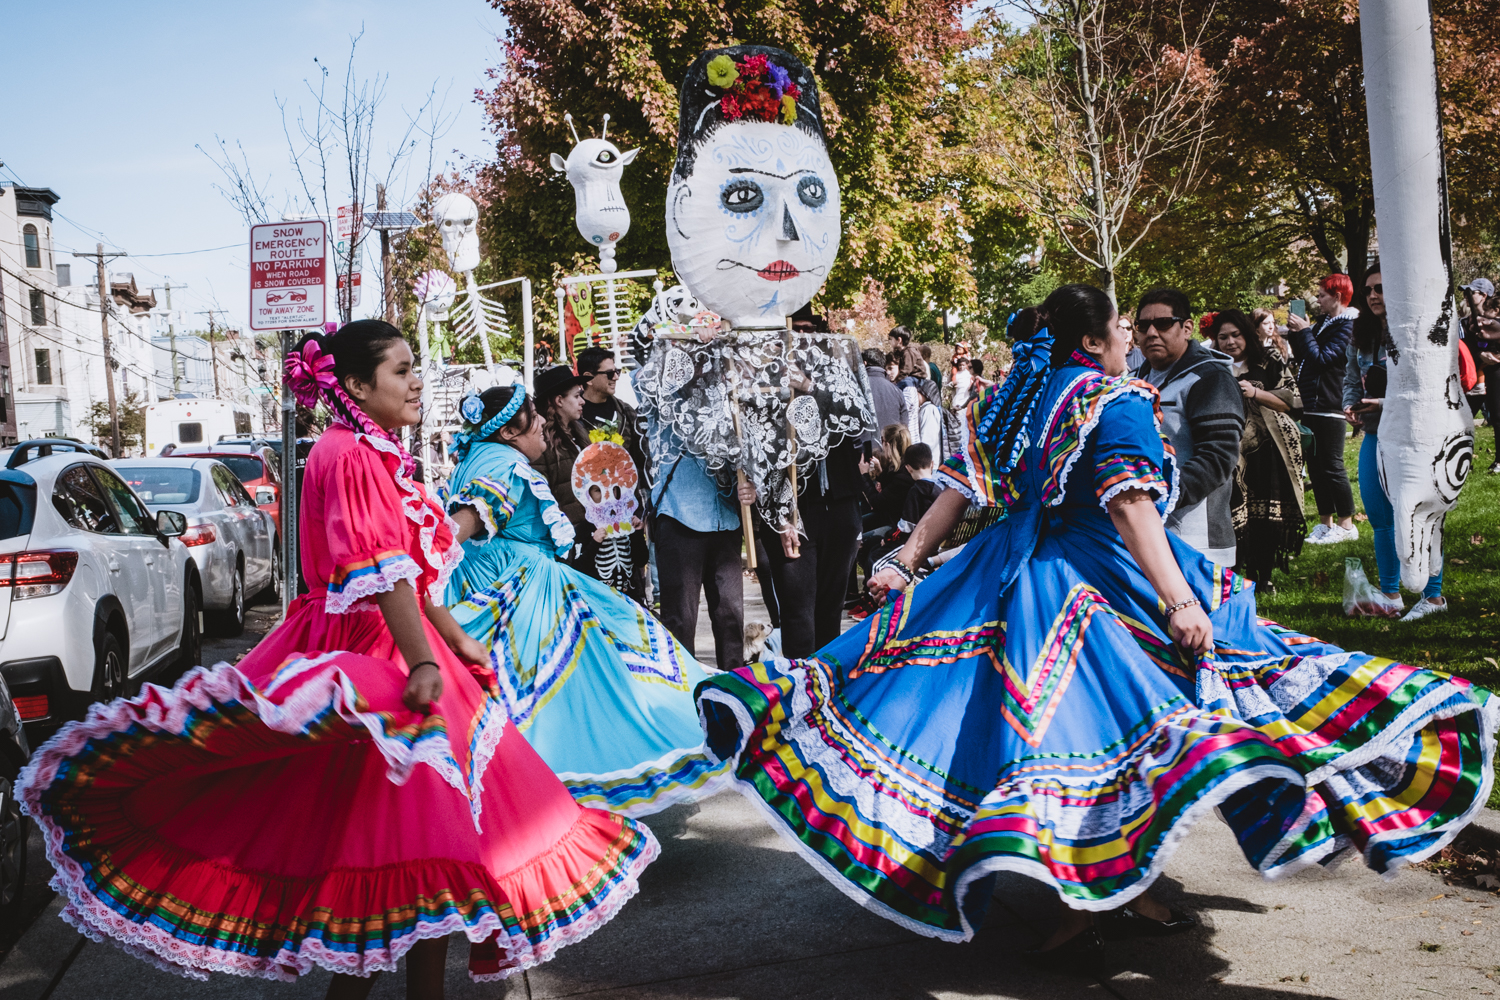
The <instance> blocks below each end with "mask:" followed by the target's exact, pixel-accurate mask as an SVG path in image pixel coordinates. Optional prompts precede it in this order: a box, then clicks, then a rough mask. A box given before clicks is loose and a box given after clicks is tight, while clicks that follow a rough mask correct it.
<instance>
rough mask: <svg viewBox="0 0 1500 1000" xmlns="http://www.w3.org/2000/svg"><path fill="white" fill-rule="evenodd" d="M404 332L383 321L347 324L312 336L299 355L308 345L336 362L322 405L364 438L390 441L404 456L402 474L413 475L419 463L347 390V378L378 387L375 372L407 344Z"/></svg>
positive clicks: (302, 343)
mask: <svg viewBox="0 0 1500 1000" xmlns="http://www.w3.org/2000/svg"><path fill="white" fill-rule="evenodd" d="M403 339H404V338H403V337H402V336H401V331H400V330H398V329H396V328H395V327H394V326H392V325H391V324H389V323H387V322H385V321H384V320H379V319H361V320H355V321H354V322H353V323H345V324H344V325H343V326H342V327H340V328H339V331H338V332H337V333H333V334H318V333H309V334H307V335H306V336H305V337H303V338H302V339H301V340H300V341H298V342H297V347H296V353H297V354H302V353H303V350H304V348H305V347H306V346H307V345H308V344H314V345H316V347H317V349H319V350H321V351H322V352H323V353H324V354H327V355H328V356H329V357H331V358H333V376H334V382H333V384H332V385H326V384H325V385H323V386H322V387H321V398H322V401H323V402H325V403H327V404H328V408H329V409H330V410H332V411H333V416H334V419H335V420H336V421H338V422H339V423H342V424H344V425H346V426H347V427H349V429H351V430H355V431H358V432H359V433H361V434H367V435H369V436H370V437H372V438H374V439H376V440H378V441H388V442H390V443H391V444H393V445H395V446H396V449H397V450H398V452H399V453H400V455H401V464H402V470H403V472H404V473H405V474H406V475H410V474H411V472H412V471H413V470H414V469H415V468H416V459H414V458H412V456H411V453H410V452H408V451H407V450H406V448H405V447H404V446H403V445H402V444H401V440H400V439H399V438H398V437H397V436H396V435H394V434H392V433H391V432H390V431H387V430H386V429H385V428H384V427H381V426H379V425H378V424H376V423H375V421H373V420H371V419H370V416H369V414H367V413H366V412H365V411H364V409H363V408H362V407H361V406H360V405H359V404H358V403H357V402H355V401H354V400H353V399H352V398H351V397H350V396H349V393H348V392H347V391H345V389H344V380H345V379H346V378H350V377H353V378H357V379H359V380H360V381H361V382H364V383H365V384H367V385H373V384H374V383H375V372H376V370H377V369H379V368H380V365H381V364H382V363H383V362H384V361H385V356H386V352H387V351H389V350H390V347H391V345H392V344H393V343H395V342H396V341H398V340H403Z"/></svg>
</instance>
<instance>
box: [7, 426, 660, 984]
mask: <svg viewBox="0 0 1500 1000" xmlns="http://www.w3.org/2000/svg"><path fill="white" fill-rule="evenodd" d="M300 524H301V530H302V538H303V542H304V547H303V572H304V574H305V575H306V579H307V580H308V581H309V586H310V587H311V588H312V592H311V593H309V594H307V595H305V596H302V597H299V598H298V599H297V600H296V601H294V602H293V603H292V606H291V610H290V612H289V613H288V615H287V619H286V621H285V622H284V623H283V624H282V625H281V626H280V627H278V628H277V629H276V630H275V631H274V632H272V633H271V634H270V635H269V636H267V637H266V638H265V639H264V640H263V641H262V642H261V643H260V644H259V645H258V646H257V647H256V648H255V649H254V650H253V651H251V653H250V654H249V655H248V656H246V657H245V658H244V659H243V660H242V661H241V662H240V663H238V664H236V665H234V666H230V665H228V664H223V663H221V664H219V665H218V666H216V667H214V668H212V669H207V668H202V667H199V668H196V669H194V670H193V671H192V672H190V673H189V674H187V675H186V676H185V677H183V678H182V680H180V681H179V682H178V683H177V685H176V686H175V687H174V688H172V689H171V690H167V689H164V688H160V687H157V686H155V685H148V686H147V687H146V689H145V690H144V691H143V692H142V693H141V695H140V696H139V697H137V698H134V699H131V700H124V699H121V700H117V701H114V702H111V703H109V704H107V705H95V706H94V707H93V708H91V709H90V711H89V714H88V717H87V718H86V719H85V720H83V721H81V722H75V723H70V724H68V725H67V726H65V727H64V728H63V729H62V730H61V731H60V732H59V733H58V734H57V735H56V736H55V737H53V738H52V739H51V740H50V741H49V742H48V743H47V744H46V745H45V746H43V747H42V748H41V749H40V750H39V751H38V752H37V754H36V756H35V757H34V759H33V761H32V763H31V764H30V766H29V767H28V768H27V770H26V771H25V773H24V774H23V776H22V781H21V787H20V789H19V793H20V795H21V796H22V801H23V803H24V804H25V808H26V809H27V811H28V812H29V813H30V814H31V815H32V816H34V817H36V819H37V820H38V821H39V822H40V824H41V826H42V829H43V831H44V832H45V835H46V845H47V854H48V857H49V859H50V860H51V862H52V864H53V866H54V868H55V869H56V871H57V875H56V877H55V879H54V882H53V884H54V886H55V887H56V888H57V889H58V891H59V892H61V893H63V894H64V895H65V896H66V899H67V903H66V907H65V909H64V911H63V918H64V919H65V920H67V921H68V922H69V923H71V924H73V925H74V926H76V927H78V928H79V929H80V930H81V931H83V932H84V933H85V934H87V935H89V936H90V937H92V938H94V939H95V940H105V939H109V940H112V941H114V942H115V943H116V944H118V945H120V946H121V947H123V948H124V949H125V950H127V951H129V952H132V953H133V954H136V955H138V956H139V957H142V958H145V959H147V960H148V961H152V962H153V963H154V964H156V965H158V966H161V967H164V968H167V969H169V970H170V971H173V972H177V973H180V974H182V975H186V976H193V977H196V978H206V976H207V973H208V972H231V973H235V974H238V975H247V976H260V977H265V978H273V979H293V978H295V977H296V976H297V975H299V974H301V973H303V972H306V971H308V970H309V969H310V968H312V966H314V965H319V966H323V967H324V968H328V969H331V970H333V971H336V972H343V973H352V974H354V975H368V974H370V973H372V972H376V971H380V970H390V969H394V968H395V966H396V963H397V961H398V960H399V959H400V958H401V956H402V955H403V954H405V953H406V952H407V951H408V950H409V949H410V948H411V946H412V945H413V944H414V943H416V942H417V941H418V940H421V939H424V938H432V937H438V936H442V935H447V934H451V933H454V932H458V931H462V932H463V933H464V934H465V935H466V936H467V937H468V939H469V941H470V942H471V954H470V973H471V975H473V977H474V978H475V979H476V980H485V979H499V978H503V977H504V976H507V975H509V974H511V973H513V972H515V971H517V970H519V969H524V968H527V967H529V966H532V965H535V964H538V963H540V962H545V961H546V960H548V959H549V958H551V957H552V955H553V954H554V953H555V952H556V950H557V949H558V948H560V947H562V946H564V945H567V944H571V943H572V942H574V941H577V940H579V939H581V938H583V937H585V936H587V935H588V934H589V933H591V932H592V931H594V930H595V929H597V928H598V927H600V926H601V925H603V924H604V923H606V922H607V921H608V920H609V919H610V918H611V917H612V916H613V915H614V914H615V913H616V912H617V911H618V909H619V908H620V907H621V906H622V905H623V904H624V903H625V901H626V900H628V899H629V898H630V897H631V896H632V895H634V893H635V891H636V879H637V876H638V875H639V873H640V872H641V870H642V869H644V868H645V866H646V865H647V864H649V863H650V862H651V861H652V860H653V859H654V858H655V856H656V854H657V851H658V847H657V844H656V841H655V840H654V839H653V837H652V836H651V832H650V831H649V830H648V829H646V828H645V827H644V826H641V825H639V824H637V823H636V822H635V821H633V820H630V819H627V818H625V817H622V816H617V815H614V814H611V813H608V812H604V811H601V810H595V809H584V808H580V807H579V806H578V805H577V804H576V803H575V802H574V800H573V798H572V796H571V795H569V793H568V791H567V789H566V788H564V787H563V785H562V783H561V782H560V781H558V779H557V778H556V777H555V776H554V775H553V773H552V772H551V771H550V770H549V769H548V768H547V766H546V765H545V764H544V763H543V762H542V760H541V758H540V757H538V756H537V754H536V753H535V751H533V750H532V749H531V747H530V746H529V745H528V744H527V742H526V740H525V739H524V738H523V737H522V736H521V735H520V734H519V733H517V732H516V730H515V729H514V728H513V727H509V726H508V718H507V715H506V712H505V710H504V707H503V705H502V704H501V703H500V702H499V701H498V700H497V689H496V685H495V678H494V676H493V675H492V674H491V673H490V672H489V671H488V669H487V668H484V667H474V666H468V665H466V664H464V663H462V662H461V661H460V660H459V659H458V658H457V657H455V656H454V655H453V654H452V653H451V652H450V651H449V649H448V647H447V645H446V644H445V643H444V642H443V640H442V639H441V638H440V637H439V636H438V634H437V632H436V631H435V630H434V629H433V628H432V626H431V624H427V634H428V641H429V642H430V643H431V645H432V649H433V654H434V658H435V659H436V660H437V661H438V664H439V667H440V669H441V671H442V674H443V696H442V698H441V699H439V701H438V702H437V704H436V706H435V711H434V712H433V713H432V714H431V715H423V714H420V713H416V712H411V711H409V710H407V709H406V708H405V707H404V706H403V705H402V703H401V692H402V690H403V689H404V687H405V685H406V678H407V669H406V665H405V663H404V661H403V660H402V658H401V654H400V653H399V652H397V650H396V646H395V641H394V639H393V638H392V636H391V633H390V631H389V630H388V629H387V628H386V625H385V619H384V618H383V617H382V615H381V614H380V611H379V610H378V608H377V607H376V605H375V602H374V601H373V600H371V599H370V598H371V597H372V595H375V594H378V593H381V592H384V591H388V590H390V589H391V588H392V587H393V586H394V585H395V583H396V582H397V581H399V580H408V581H410V582H411V583H412V585H413V586H414V587H415V588H416V589H417V591H418V593H419V594H421V595H424V596H425V597H426V599H428V600H439V599H441V593H442V588H443V586H444V583H445V582H446V579H447V576H448V573H449V572H450V571H451V570H452V568H453V566H454V565H455V564H456V563H457V562H458V560H459V559H460V558H461V555H460V550H459V548H458V547H457V546H456V545H455V544H454V542H453V532H452V522H451V521H449V520H448V518H447V517H446V516H445V515H444V513H443V511H442V510H441V508H439V507H438V506H437V505H436V504H435V503H434V502H433V501H432V500H431V499H430V498H429V497H428V496H427V494H426V493H425V491H424V490H423V489H422V487H421V486H420V485H417V484H414V483H412V482H411V481H410V480H408V479H407V478H406V477H405V476H404V475H403V474H402V472H401V457H400V454H399V452H398V451H397V450H396V449H395V447H394V446H393V445H391V444H390V443H389V442H386V441H383V440H379V439H375V438H372V437H369V436H368V435H365V434H361V433H357V432H355V431H352V430H350V429H349V428H347V427H344V426H342V425H336V426H334V427H333V428H332V429H331V430H329V431H328V432H327V433H326V434H324V435H323V437H322V439H321V440H319V442H318V443H317V445H316V446H315V447H314V448H313V450H312V453H311V454H310V455H309V457H308V464H307V477H306V487H305V493H304V497H303V503H302V515H301V518H300ZM425 621H426V620H425V618H424V622H425Z"/></svg>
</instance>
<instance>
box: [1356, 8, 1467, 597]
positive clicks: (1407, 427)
mask: <svg viewBox="0 0 1500 1000" xmlns="http://www.w3.org/2000/svg"><path fill="white" fill-rule="evenodd" d="M1359 7H1360V39H1361V42H1362V48H1363V52H1364V70H1365V103H1366V106H1367V109H1368V114H1369V122H1370V167H1371V173H1372V176H1373V178H1374V184H1375V218H1376V221H1377V226H1378V231H1379V234H1380V250H1381V254H1380V264H1381V282H1382V284H1384V286H1385V307H1386V311H1387V317H1388V320H1389V323H1390V343H1389V344H1388V345H1387V349H1388V351H1389V355H1390V359H1389V363H1388V364H1387V368H1388V370H1389V371H1388V374H1389V383H1388V387H1387V390H1386V397H1385V406H1384V411H1383V413H1382V414H1381V418H1380V432H1379V441H1380V446H1379V451H1378V455H1379V464H1380V476H1381V480H1382V481H1383V482H1384V484H1385V487H1386V492H1387V493H1388V494H1389V495H1390V498H1391V505H1392V506H1393V507H1394V508H1395V510H1396V551H1397V553H1398V555H1399V556H1400V558H1401V582H1402V583H1403V584H1405V585H1406V588H1407V589H1408V590H1412V591H1415V592H1417V593H1420V592H1421V591H1422V589H1423V587H1425V586H1426V585H1427V579H1428V577H1429V576H1430V575H1431V574H1432V573H1435V572H1437V571H1438V570H1439V569H1440V568H1441V567H1442V564H1443V556H1442V548H1443V521H1444V518H1446V517H1447V514H1448V511H1450V510H1452V509H1453V507H1454V505H1455V504H1456V503H1457V502H1458V494H1459V490H1460V488H1462V486H1463V483H1464V480H1465V479H1466V478H1467V477H1468V474H1469V468H1470V466H1471V465H1472V464H1473V460H1474V421H1473V418H1472V416H1471V415H1470V413H1469V409H1468V406H1467V405H1466V403H1465V400H1464V394H1463V390H1462V387H1461V386H1460V385H1459V379H1458V339H1459V327H1458V320H1457V314H1456V311H1455V308H1454V301H1453V276H1452V254H1451V249H1450V246H1449V239H1448V205H1447V175H1446V172H1445V170H1444V167H1443V141H1442V126H1441V122H1440V120H1439V117H1438V81H1437V60H1436V56H1435V53H1434V49H1433V41H1432V14H1431V10H1430V8H1429V7H1428V0H1362V2H1361V3H1360V5H1359Z"/></svg>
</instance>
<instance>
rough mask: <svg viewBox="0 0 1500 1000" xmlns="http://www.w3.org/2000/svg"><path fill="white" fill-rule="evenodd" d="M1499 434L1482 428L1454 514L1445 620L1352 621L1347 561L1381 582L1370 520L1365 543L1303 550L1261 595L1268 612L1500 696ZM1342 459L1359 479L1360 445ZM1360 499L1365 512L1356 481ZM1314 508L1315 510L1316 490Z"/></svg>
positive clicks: (1363, 531) (1448, 537) (1362, 526)
mask: <svg viewBox="0 0 1500 1000" xmlns="http://www.w3.org/2000/svg"><path fill="white" fill-rule="evenodd" d="M1491 433H1492V432H1491V431H1490V430H1489V429H1488V428H1481V429H1480V430H1479V434H1478V437H1479V439H1480V447H1479V448H1478V449H1477V450H1478V454H1476V455H1475V468H1474V471H1473V472H1472V473H1471V474H1470V476H1469V481H1468V482H1467V483H1465V484H1464V488H1463V492H1462V493H1461V494H1460V495H1459V500H1458V506H1457V507H1456V508H1455V509H1454V510H1453V513H1451V514H1449V515H1448V521H1447V528H1446V530H1445V532H1444V537H1445V545H1444V548H1445V552H1446V559H1445V562H1444V567H1443V594H1444V596H1445V597H1447V598H1448V606H1449V610H1448V613H1447V614H1442V615H1432V616H1429V617H1427V618H1424V619H1423V620H1421V621H1419V622H1413V623H1411V624H1409V625H1405V624H1402V623H1401V622H1398V621H1386V620H1383V619H1378V618H1345V617H1344V607H1343V600H1344V559H1345V558H1348V557H1358V558H1359V559H1360V560H1362V561H1363V562H1364V566H1365V573H1366V575H1367V576H1369V578H1370V580H1371V582H1373V583H1376V584H1377V585H1378V579H1379V578H1378V575H1377V573H1376V570H1375V543H1374V538H1373V535H1372V533H1371V529H1370V525H1369V522H1367V521H1358V520H1357V524H1356V526H1357V527H1358V528H1359V541H1357V542H1345V543H1344V544H1342V545H1305V546H1303V548H1302V554H1301V555H1300V556H1298V557H1297V559H1296V560H1294V561H1293V563H1292V568H1291V570H1290V571H1289V572H1287V573H1281V572H1278V573H1277V574H1276V579H1275V583H1276V593H1275V594H1264V593H1258V594H1257V595H1256V605H1257V607H1258V609H1259V611H1260V613H1261V614H1262V615H1264V616H1266V617H1267V618H1271V619H1274V620H1275V621H1278V622H1280V623H1282V624H1283V625H1287V626H1289V627H1291V628H1295V629H1297V630H1299V631H1302V632H1306V633H1307V634H1308V635H1312V636H1316V637H1318V638H1319V639H1323V640H1325V641H1327V642H1332V643H1335V644H1337V645H1339V646H1342V647H1343V648H1345V649H1357V650H1362V651H1364V652H1368V653H1376V654H1379V655H1380V656H1389V657H1391V658H1393V659H1397V660H1401V661H1403V662H1406V663H1412V664H1417V665H1419V666H1424V667H1427V666H1430V667H1435V668H1437V669H1439V670H1446V671H1448V672H1450V673H1454V674H1457V675H1459V676H1460V677H1467V678H1468V679H1469V680H1472V681H1474V682H1475V683H1477V684H1483V685H1485V686H1486V687H1490V688H1494V689H1496V690H1500V476H1490V475H1487V474H1486V471H1485V470H1486V469H1487V468H1488V466H1489V464H1490V462H1492V461H1494V458H1493V454H1492V446H1491V441H1492V440H1493V439H1492V438H1491ZM1344 458H1345V464H1346V465H1347V467H1348V470H1349V478H1350V480H1351V482H1353V481H1354V479H1355V470H1356V469H1357V468H1358V467H1359V446H1358V444H1357V443H1356V442H1354V441H1350V442H1349V444H1348V445H1347V447H1346V448H1345V452H1344ZM1354 503H1355V509H1356V510H1357V511H1359V513H1360V514H1363V513H1364V505H1363V504H1362V503H1361V502H1360V496H1359V487H1358V485H1357V483H1356V484H1355V489H1354ZM1307 506H1308V507H1309V508H1310V509H1312V510H1316V507H1315V506H1314V501H1313V497H1312V491H1311V490H1308V492H1307ZM1316 523H1317V520H1316V518H1310V519H1309V521H1308V524H1309V526H1311V525H1313V524H1316ZM1476 538H1478V539H1481V541H1478V542H1476V541H1474V539H1476ZM1403 597H1404V598H1405V600H1406V604H1407V606H1408V607H1410V606H1411V605H1412V604H1413V603H1414V602H1415V600H1416V596H1415V595H1412V594H1403Z"/></svg>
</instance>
